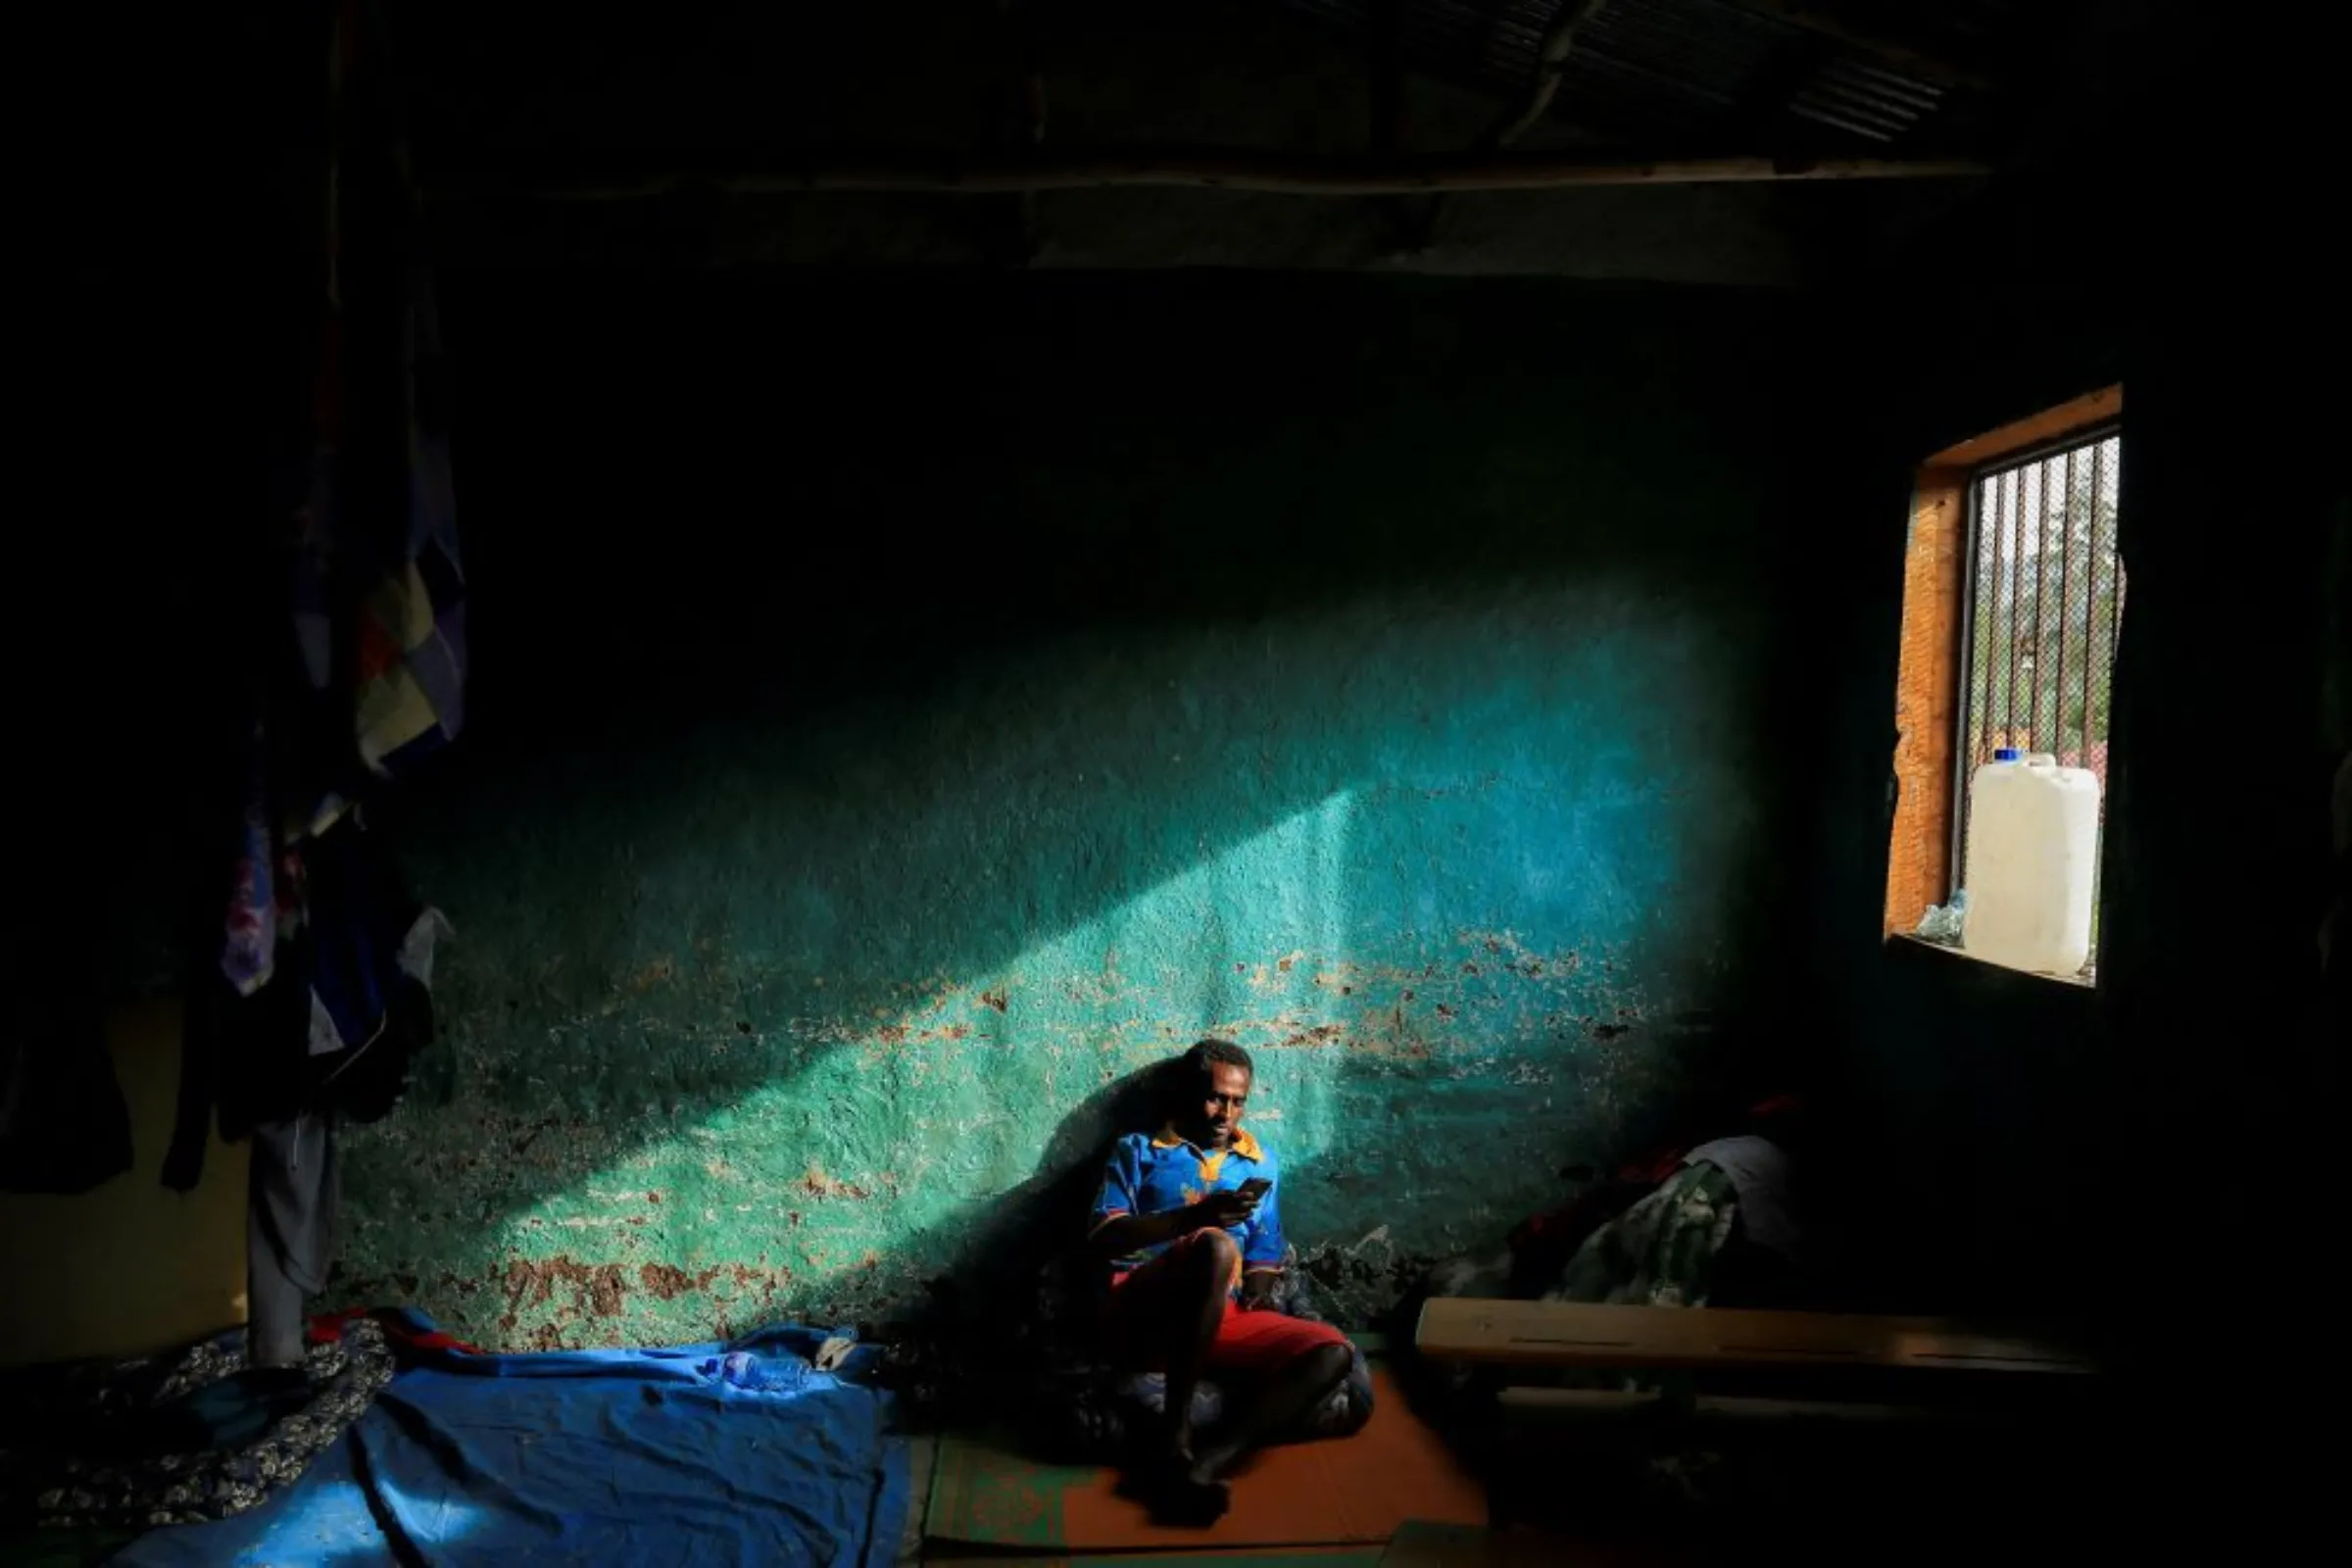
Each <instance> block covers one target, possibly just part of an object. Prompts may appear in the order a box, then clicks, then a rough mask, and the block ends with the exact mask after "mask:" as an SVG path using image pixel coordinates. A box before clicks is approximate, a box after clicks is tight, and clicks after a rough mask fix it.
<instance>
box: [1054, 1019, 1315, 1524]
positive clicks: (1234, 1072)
mask: <svg viewBox="0 0 2352 1568" xmlns="http://www.w3.org/2000/svg"><path fill="white" fill-rule="evenodd" d="M1177 1079H1178V1082H1177V1085H1176V1087H1175V1088H1174V1090H1173V1091H1172V1093H1171V1097H1170V1098H1171V1100H1172V1102H1173V1103H1172V1105H1171V1106H1170V1114H1169V1117H1168V1122H1167V1125H1166V1126H1165V1127H1164V1128H1163V1129H1162V1130H1161V1131H1160V1132H1159V1134H1158V1135H1157V1136H1155V1137H1154V1136H1147V1135H1146V1134H1143V1133H1130V1134H1128V1135H1127V1136H1126V1137H1124V1138H1122V1139H1120V1140H1119V1142H1118V1145H1117V1147H1116V1148H1115V1149H1113V1150H1112V1152H1111V1156H1110V1165H1109V1168H1108V1169H1106V1170H1105V1171H1104V1172H1103V1191H1102V1195H1101V1196H1100V1197H1098V1198H1097V1199H1096V1200H1095V1213H1094V1232H1093V1234H1092V1236H1091V1237H1090V1239H1089V1245H1090V1247H1091V1250H1092V1251H1093V1252H1094V1254H1095V1255H1096V1256H1097V1257H1099V1258H1102V1259H1103V1260H1104V1261H1106V1262H1107V1263H1108V1264H1109V1267H1110V1282H1111V1293H1110V1304H1109V1307H1108V1310H1107V1313H1106V1319H1105V1321H1106V1328H1107V1331H1108V1338H1109V1349H1110V1353H1111V1355H1112V1357H1113V1358H1114V1359H1115V1360H1116V1361H1117V1362H1118V1363H1119V1364H1120V1365H1121V1366H1123V1367H1127V1368H1135V1369H1143V1370H1156V1371H1161V1372H1164V1373H1166V1375H1167V1422H1168V1424H1167V1428H1166V1430H1165V1432H1164V1433H1163V1434H1162V1436H1161V1439H1160V1443H1159V1445H1158V1446H1157V1448H1156V1450H1155V1452H1154V1463H1153V1466H1152V1472H1153V1473H1152V1477H1151V1481H1152V1485H1153V1487H1154V1489H1155V1494H1156V1496H1157V1498H1158V1500H1159V1502H1160V1504H1161V1506H1162V1507H1163V1508H1165V1509H1166V1510H1167V1511H1168V1512H1170V1513H1172V1514H1174V1515H1176V1516H1178V1517H1182V1518H1189V1519H1193V1520H1196V1521H1198V1522H1201V1523H1206V1522H1208V1521H1209V1520H1212V1519H1214V1518H1215V1517H1216V1516H1217V1515H1219V1514H1221V1513H1223V1512H1224V1511H1225V1507H1226V1504H1227V1501H1228V1496H1227V1492H1226V1484H1225V1479H1224V1478H1225V1476H1226V1475H1227V1474H1228V1473H1229V1472H1230V1471H1231V1470H1232V1469H1233V1467H1234V1466H1235V1464H1236V1463H1238V1462H1239V1461H1240V1459H1241V1458H1242V1456H1243V1455H1244V1454H1247V1453H1249V1452H1250V1450H1251V1449H1253V1448H1256V1447H1258V1446H1262V1445H1264V1444H1266V1443H1268V1442H1272V1441H1274V1440H1276V1439H1278V1438H1280V1437H1281V1436H1283V1435H1284V1434H1286V1433H1289V1432H1292V1431H1295V1430H1296V1429H1297V1428H1298V1426H1299V1423H1300V1422H1301V1421H1302V1420H1303V1419H1304V1418H1305V1417H1306V1415H1307V1414H1308V1412H1310V1411H1312V1410H1313V1409H1314V1408H1315V1407H1316V1406H1317V1405H1318V1404H1320V1403H1321V1402H1322V1401H1323V1400H1324V1399H1325V1398H1326V1397H1328V1396H1329V1395H1330V1394H1331V1392H1332V1391H1333V1390H1334V1389H1336V1388H1338V1387H1339V1386H1340V1384H1341V1383H1342V1382H1343V1381H1345V1380H1346V1378H1347V1376H1348V1368H1349V1367H1350V1365H1352V1363H1353V1354H1352V1352H1351V1351H1350V1349H1349V1348H1348V1341H1347V1339H1346V1338H1345V1337H1344V1336H1342V1335H1341V1333H1340V1332H1339V1330H1337V1329H1335V1328H1333V1327H1331V1326H1330V1325H1329V1324H1327V1323H1309V1322H1304V1321H1302V1320H1300V1319H1299V1318H1294V1317H1288V1316H1285V1315H1284V1314H1283V1313H1281V1312H1278V1311H1276V1310H1274V1309H1273V1307H1272V1305H1271V1297H1272V1295H1273V1289H1274V1285H1275V1282H1276V1278H1277V1276H1278V1274H1279V1273H1280V1271H1281V1267H1282V1261H1283V1257H1284V1255H1285V1252H1286V1249H1285V1247H1284V1245H1283V1237H1282V1203H1281V1178H1280V1176H1279V1174H1278V1173H1277V1171H1276V1169H1275V1165H1274V1156H1273V1154H1272V1153H1270V1152H1267V1150H1266V1148H1265V1146H1264V1145H1262V1144H1260V1143H1259V1142H1258V1141H1257V1140H1256V1139H1255V1138H1254V1137H1252V1136H1251V1135H1250V1134H1249V1133H1247V1132H1244V1131H1243V1130H1242V1109H1243V1106H1244V1105H1246V1104H1247V1103H1248V1102H1249V1099H1250V1079H1251V1070H1250V1054H1249V1053H1248V1052H1246V1051H1244V1050H1243V1049H1242V1048H1241V1047H1239V1046H1236V1045H1231V1044H1228V1043H1227V1042H1225V1041H1222V1040H1203V1041H1201V1043H1200V1044H1199V1045H1197V1046H1195V1047H1193V1049H1192V1050H1190V1051H1188V1052H1186V1053H1185V1054H1184V1057H1183V1059H1182V1062H1181V1064H1180V1066H1179V1068H1178V1071H1177ZM1212 1369H1213V1370H1215V1371H1217V1372H1220V1373H1222V1372H1233V1373H1238V1374H1242V1375H1243V1376H1244V1377H1246V1378H1247V1379H1249V1380H1250V1384H1251V1386H1250V1389H1249V1390H1248V1391H1247V1394H1246V1396H1245V1397H1244V1398H1242V1399H1241V1400H1238V1401H1237V1402H1236V1406H1235V1414H1234V1415H1233V1416H1232V1417H1231V1418H1230V1419H1229V1420H1227V1421H1226V1422H1225V1423H1224V1425H1223V1429H1222V1430H1221V1431H1219V1432H1218V1433H1217V1434H1215V1436H1214V1439H1213V1441H1211V1442H1208V1443H1206V1444H1204V1445H1196V1443H1195V1435H1194V1432H1193V1420H1192V1416H1193V1391H1194V1389H1195V1388H1196V1387H1197V1386H1198V1385H1199V1383H1200V1381H1201V1373H1202V1372H1204V1371H1209V1370H1212Z"/></svg>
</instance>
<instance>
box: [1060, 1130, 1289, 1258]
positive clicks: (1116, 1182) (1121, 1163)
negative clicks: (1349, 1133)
mask: <svg viewBox="0 0 2352 1568" xmlns="http://www.w3.org/2000/svg"><path fill="white" fill-rule="evenodd" d="M1257 1177H1264V1178H1265V1179H1266V1180H1268V1181H1270V1182H1272V1183H1273V1184H1274V1185H1273V1186H1271V1187H1269V1188H1267V1189H1266V1195H1265V1196H1264V1197H1263V1198H1261V1199H1259V1200H1258V1201H1257V1211H1256V1212H1255V1213H1253V1214H1251V1215H1250V1217H1249V1218H1248V1219H1246V1220H1244V1221H1243V1222H1242V1223H1241V1224H1239V1225H1229V1226H1227V1227H1226V1230H1225V1234H1226V1235H1228V1236H1230V1237H1232V1238H1233V1240H1234V1243H1235V1245H1237V1246H1238V1247H1240V1248H1241V1250H1242V1267H1243V1268H1245V1269H1254V1268H1280V1267H1281V1266H1282V1259H1283V1254H1284V1253H1285V1252H1286V1251H1287V1250H1288V1248H1287V1247H1286V1246H1285V1244H1284V1242H1283V1237H1282V1201H1281V1200H1282V1177H1281V1175H1280V1174H1279V1173H1278V1172H1277V1170H1276V1168H1275V1164H1274V1155H1273V1154H1272V1153H1271V1152H1269V1151H1268V1150H1267V1149H1266V1147H1265V1146H1264V1145H1262V1144H1260V1143H1259V1142H1258V1141H1257V1139H1256V1138H1254V1137H1253V1136H1251V1135H1250V1133H1249V1132H1248V1131H1247V1130H1246V1129H1243V1128H1239V1127H1237V1128H1235V1129H1234V1132H1233V1147H1232V1148H1231V1149H1227V1150H1224V1151H1222V1152H1210V1151H1206V1150H1202V1149H1201V1148H1200V1147H1199V1146H1197V1145H1194V1144H1190V1143H1187V1142H1186V1141H1185V1140H1184V1139H1182V1138H1180V1137H1178V1136H1177V1134H1176V1129H1175V1128H1173V1127H1163V1128H1161V1129H1160V1131H1159V1133H1158V1135H1157V1136H1156V1137H1154V1136H1152V1135H1150V1134H1147V1133H1129V1134H1128V1135H1127V1136H1126V1137H1124V1138H1122V1139H1120V1140H1119V1141H1118V1143H1117V1145H1116V1146H1115V1147H1113V1148H1112V1150H1111V1152H1110V1163H1109V1164H1108V1165H1107V1166H1105V1167H1104V1169H1103V1191H1102V1192H1101V1193H1099V1194H1097V1195H1096V1198H1095V1217H1094V1225H1093V1227H1090V1228H1099V1227H1101V1225H1102V1224H1103V1221H1104V1220H1107V1219H1115V1218H1117V1217H1118V1216H1119V1215H1121V1214H1164V1213H1166V1212H1167V1211H1168V1210H1169V1209H1171V1208H1182V1207H1184V1206H1185V1205H1186V1204H1188V1203H1195V1202H1198V1201H1201V1199H1202V1198H1204V1197H1206V1196H1207V1195H1208V1194H1210V1193H1214V1192H1223V1191H1230V1190H1231V1189H1233V1188H1236V1187H1239V1186H1241V1185H1242V1184H1243V1183H1244V1182H1247V1181H1250V1180H1253V1179H1255V1178H1257ZM1175 1245H1176V1244H1175V1243H1173V1242H1161V1243H1159V1244H1158V1245H1157V1246H1155V1247H1146V1248H1140V1249H1138V1250H1135V1251H1133V1252H1130V1253H1129V1254H1127V1255H1126V1256H1124V1257H1121V1258H1118V1259H1116V1260H1114V1261H1113V1262H1112V1264H1111V1265H1110V1266H1111V1267H1112V1268H1113V1269H1118V1270H1124V1269H1131V1268H1137V1267H1140V1266H1141V1265H1143V1264H1145V1263H1149V1262H1150V1261H1151V1260H1152V1258H1154V1257H1157V1256H1158V1255H1159V1254H1160V1253H1161V1252H1164V1251H1166V1250H1168V1249H1169V1248H1171V1247H1173V1246H1175Z"/></svg>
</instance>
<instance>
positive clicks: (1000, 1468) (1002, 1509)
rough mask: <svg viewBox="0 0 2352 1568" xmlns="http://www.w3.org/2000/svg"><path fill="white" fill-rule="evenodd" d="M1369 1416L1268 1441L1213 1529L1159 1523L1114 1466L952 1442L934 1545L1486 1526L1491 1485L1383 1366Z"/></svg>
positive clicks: (944, 1444) (1236, 1541) (931, 1526)
mask: <svg viewBox="0 0 2352 1568" xmlns="http://www.w3.org/2000/svg"><path fill="white" fill-rule="evenodd" d="M1372 1387H1373V1391H1374V1403H1373V1411H1372V1420H1371V1422H1370V1423H1369V1424H1368V1425H1366V1426H1365V1428H1364V1430H1363V1431H1361V1432H1359V1433H1357V1434H1356V1435H1355V1436H1354V1437H1352V1438H1343V1439H1340V1440H1338V1441H1337V1442H1331V1443H1302V1444H1298V1445H1295V1446H1290V1447H1283V1448H1274V1449H1269V1450H1268V1451H1267V1452H1265V1453H1262V1454H1260V1455H1258V1456H1257V1458H1256V1460H1255V1461H1254V1462H1253V1463H1252V1464H1251V1465H1250V1468H1249V1469H1248V1470H1246V1471H1244V1472H1243V1473H1242V1474H1241V1475H1240V1476H1238V1477H1236V1478H1235V1481H1234V1487H1233V1511H1232V1512H1230V1513H1228V1514H1227V1515H1226V1516H1225V1517H1224V1518H1223V1519H1221V1520H1219V1521H1218V1522H1217V1523H1216V1524H1215V1525H1213V1526H1211V1527H1210V1528H1208V1529H1206V1530H1189V1529H1178V1528H1172V1527H1169V1526H1165V1525H1157V1524H1153V1523H1152V1519H1151V1516H1150V1514H1149V1513H1148V1512H1147V1511H1146V1509H1145V1507H1144V1505H1143V1504H1142V1503H1141V1502H1138V1501H1136V1500H1135V1499H1133V1498H1131V1497H1126V1496H1122V1495H1120V1494H1119V1490H1118V1488H1119V1480H1118V1477H1117V1475H1115V1474H1114V1473H1113V1472H1111V1471H1109V1470H1105V1469H1102V1468H1099V1467H1093V1466H1079V1467H1072V1466H1066V1465H1041V1464H1036V1463H1033V1462H1031V1461H1030V1460H1027V1459H1024V1458H1021V1457H1020V1456H1019V1455H1018V1454H1014V1453H1009V1452H1007V1451H1005V1449H1003V1448H999V1447H995V1446H990V1445H988V1444H986V1443H982V1442H977V1441H974V1440H971V1439H964V1438H946V1439H943V1440H941V1442H940V1446H939V1461H938V1465H937V1468H936V1469H935V1471H934V1473H933V1476H932V1482H931V1502H930V1507H929V1509H928V1510H927V1512H926V1513H925V1516H924V1525H923V1533H924V1534H925V1535H926V1536H927V1537H929V1538H930V1539H932V1540H934V1541H960V1542H969V1543H972V1544H980V1545H991V1546H1031V1547H1037V1546H1045V1547H1060V1548H1064V1549H1067V1550H1072V1551H1126V1550H1155V1549H1156V1550H1173V1549H1181V1548H1185V1547H1190V1548H1193V1549H1195V1550H1198V1549H1200V1548H1202V1547H1214V1546H1275V1545H1306V1544H1321V1543H1330V1544H1347V1543H1354V1542H1384V1541H1387V1540H1388V1539H1389V1538H1390V1537H1391V1536H1393V1535H1395V1534H1396V1533H1397V1526H1399V1525H1401V1524H1403V1523H1404V1522H1405V1521H1406V1520H1407V1519H1426V1520H1430V1521H1432V1522H1435V1523H1442V1524H1465V1525H1483V1524H1485V1523H1486V1522H1487V1500H1486V1493H1485V1490H1484V1489H1483V1488H1482V1487H1481V1486H1480V1485H1479V1484H1478V1482H1477V1481H1475V1480H1474V1479H1472V1478H1471V1476H1470V1475H1469V1474H1468V1473H1467V1472H1466V1471H1464V1470H1463V1469H1462V1468H1461V1466H1460V1465H1459V1464H1457V1463H1456V1462H1455V1461H1454V1458H1453V1455H1452V1454H1451V1453H1450V1452H1448V1451H1447V1449H1446V1445H1445V1444H1444V1443H1443V1442H1441V1441H1440V1440H1439V1437H1438V1435H1437V1434H1436V1433H1435V1432H1433V1431H1431V1430H1430V1429H1429V1428H1428V1427H1426V1426H1424V1425H1422V1424H1421V1422H1420V1421H1418V1420H1417V1419H1415V1418H1414V1416H1413V1413H1412V1412H1411V1411H1410V1410H1408V1409H1406V1408H1405V1403H1404V1396H1403V1395H1402V1394H1400V1393H1399V1392H1398V1391H1397V1386H1396V1384H1395V1383H1394V1382H1392V1381H1391V1380H1390V1378H1389V1376H1388V1372H1387V1370H1386V1369H1385V1368H1383V1367H1382V1366H1380V1365H1379V1364H1378V1363H1377V1362H1376V1363H1374V1365H1373V1369H1372Z"/></svg>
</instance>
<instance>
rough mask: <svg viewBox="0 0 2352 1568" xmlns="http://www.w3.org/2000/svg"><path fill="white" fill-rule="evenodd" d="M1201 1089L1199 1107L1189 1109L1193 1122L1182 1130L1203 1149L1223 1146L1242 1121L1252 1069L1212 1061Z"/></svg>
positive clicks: (1229, 1142) (1248, 1093) (1230, 1139)
mask: <svg viewBox="0 0 2352 1568" xmlns="http://www.w3.org/2000/svg"><path fill="white" fill-rule="evenodd" d="M1200 1092H1201V1099H1200V1101H1199V1102H1198V1105H1199V1108H1198V1109H1197V1110H1194V1111H1192V1112H1190V1115H1191V1117H1192V1118H1194V1120H1193V1125H1192V1126H1190V1127H1187V1128H1185V1129H1183V1131H1184V1133H1185V1135H1186V1136H1187V1137H1189V1138H1191V1139H1192V1141H1193V1142H1194V1143H1196V1144H1199V1145H1200V1146H1201V1148H1202V1149H1224V1148H1226V1147H1228V1146H1230V1145H1231V1144H1232V1143H1233V1130H1234V1129H1235V1128H1236V1127H1239V1126H1240V1125H1241V1124H1242V1106H1243V1105H1244V1104H1246V1103H1249V1100H1250V1069H1249V1068H1247V1067H1236V1066H1234V1065H1232V1064H1231V1063H1229V1062H1222V1061H1212V1062H1210V1063H1209V1064H1208V1073H1207V1075H1206V1076H1205V1077H1204V1078H1202V1079H1201V1091H1200Z"/></svg>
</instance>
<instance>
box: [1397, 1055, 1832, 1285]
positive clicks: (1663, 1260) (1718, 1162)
mask: <svg viewBox="0 0 2352 1568" xmlns="http://www.w3.org/2000/svg"><path fill="white" fill-rule="evenodd" d="M1803 1116H1804V1105H1803V1103H1802V1102H1801V1101H1800V1100H1798V1099H1797V1097H1795V1096H1793V1095H1778V1096H1774V1097H1773V1098H1771V1099H1768V1100H1765V1101H1763V1102H1761V1103H1757V1104H1755V1105H1753V1106H1751V1107H1750V1108H1749V1109H1748V1111H1747V1112H1746V1113H1745V1115H1744V1116H1743V1117H1741V1118H1740V1123H1739V1125H1738V1126H1737V1127H1736V1128H1735V1129H1734V1130H1733V1131H1731V1132H1730V1133H1728V1134H1727V1135H1726V1136H1723V1137H1720V1138H1712V1139H1707V1140H1704V1141H1701V1142H1697V1143H1691V1144H1676V1145H1669V1146H1667V1147H1665V1148H1662V1149H1659V1150H1656V1151H1654V1152H1650V1153H1647V1154H1644V1155H1643V1156H1642V1157H1640V1158H1638V1159H1634V1160H1631V1161H1629V1162H1627V1163H1626V1164H1624V1165H1622V1166H1620V1167H1619V1168H1618V1169H1617V1170H1616V1171H1614V1172H1613V1173H1611V1174H1609V1175H1608V1176H1605V1177H1602V1178H1599V1179H1595V1180H1588V1181H1586V1182H1585V1183H1584V1185H1583V1186H1582V1187H1581V1188H1580V1190H1579V1191H1578V1192H1577V1194H1576V1196H1575V1197H1574V1198H1573V1199H1571V1200H1570V1201H1568V1202H1567V1203H1565V1204H1563V1205H1561V1206H1560V1207H1558V1208H1555V1209H1551V1210H1549V1211H1547V1212H1545V1213H1542V1214H1537V1215H1533V1216H1531V1217H1530V1218H1528V1219H1527V1220H1525V1221H1523V1222H1522V1223H1521V1224H1519V1225H1518V1226H1517V1227H1515V1228H1514V1229H1513V1230H1512V1231H1511V1233H1510V1235H1509V1238H1508V1241H1507V1246H1506V1250H1504V1251H1503V1252H1501V1253H1499V1254H1480V1255H1465V1256H1461V1257H1456V1258H1451V1259H1448V1260H1446V1261H1445V1262H1443V1263H1441V1264H1439V1265H1438V1266H1437V1267H1436V1268H1435V1269H1433V1270H1432V1283H1431V1288H1430V1290H1429V1292H1428V1293H1427V1294H1429V1295H1433V1296H1466V1297H1510V1298H1515V1299H1522V1300H1537V1299H1543V1300H1558V1301H1597V1302H1606V1303H1612V1304H1617V1305H1639V1306H1705V1305H1708V1304H1709V1303H1711V1302H1712V1303H1715V1304H1720V1305H1739V1306H1779V1305H1788V1304H1794V1298H1795V1296H1796V1294H1797V1282H1798V1280H1799V1279H1800V1277H1801V1274H1800V1271H1801V1269H1802V1268H1803V1265H1804V1261H1805V1259H1804V1233H1803V1229H1802V1227H1801V1226H1800V1225H1799V1223H1798V1218H1797V1197H1796V1171H1797V1166H1796V1159H1795V1149H1796V1146H1797V1143H1798V1140H1799V1137H1800V1129H1801V1126H1802V1122H1803Z"/></svg>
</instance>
